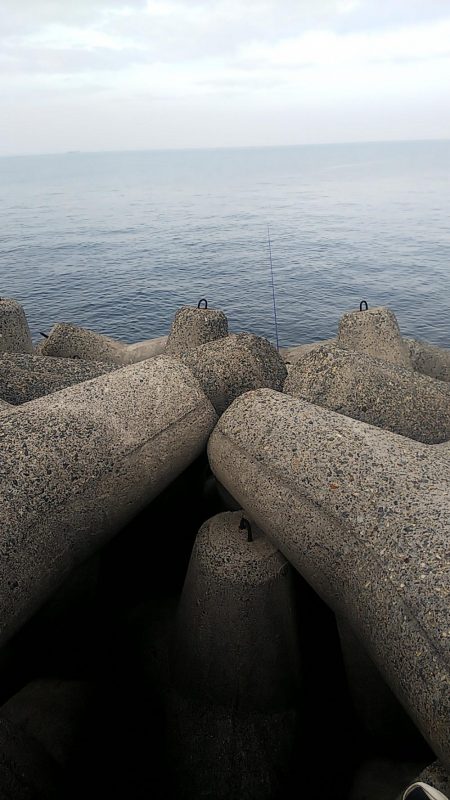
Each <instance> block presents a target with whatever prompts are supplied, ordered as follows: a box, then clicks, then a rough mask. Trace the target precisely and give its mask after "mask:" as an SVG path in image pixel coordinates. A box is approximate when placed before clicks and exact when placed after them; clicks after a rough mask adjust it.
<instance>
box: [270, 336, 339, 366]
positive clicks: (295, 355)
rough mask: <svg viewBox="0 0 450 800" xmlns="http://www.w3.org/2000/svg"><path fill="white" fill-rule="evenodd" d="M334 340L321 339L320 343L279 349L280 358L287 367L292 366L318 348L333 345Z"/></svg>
mask: <svg viewBox="0 0 450 800" xmlns="http://www.w3.org/2000/svg"><path fill="white" fill-rule="evenodd" d="M335 342H336V339H321V341H320V342H311V343H309V344H298V345H296V346H295V347H280V356H281V358H282V359H283V361H284V362H285V364H287V365H288V366H294V364H296V363H297V361H300V360H301V359H302V358H303V357H304V356H305V355H306V354H307V353H311V352H314V350H317V348H318V347H323V346H325V347H326V346H327V345H329V344H335Z"/></svg>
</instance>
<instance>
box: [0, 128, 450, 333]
mask: <svg viewBox="0 0 450 800" xmlns="http://www.w3.org/2000/svg"><path fill="white" fill-rule="evenodd" d="M0 216H1V228H0V295H4V296H12V297H16V298H17V299H18V300H19V301H20V302H21V303H22V304H23V305H24V307H25V310H26V312H27V315H28V319H29V322H30V327H31V330H32V334H33V337H34V338H35V339H37V340H38V339H39V331H44V332H45V331H48V330H49V328H50V327H51V326H52V324H54V323H55V322H58V321H65V322H73V323H75V324H78V325H83V326H86V327H88V328H92V329H95V330H98V331H101V332H104V333H107V334H109V335H111V336H114V337H117V338H119V339H123V340H126V341H130V342H131V341H136V340H138V339H143V338H148V337H152V336H159V335H161V334H164V333H166V332H168V329H169V326H170V321H171V319H172V317H173V314H174V313H175V311H176V309H177V308H179V307H180V306H181V305H185V304H197V302H198V300H199V299H200V298H202V297H206V298H207V300H208V303H209V305H210V306H212V307H218V308H222V309H223V310H224V311H225V312H226V313H227V315H228V317H229V321H230V328H231V329H232V330H246V331H252V332H254V333H257V334H260V335H264V336H267V337H268V338H270V339H271V340H272V341H274V340H275V329H274V313H273V302H272V288H271V278H270V265H269V253H268V240H267V224H268V223H269V224H270V234H271V240H272V258H273V271H274V282H275V295H276V309H277V316H278V330H279V341H280V345H284V346H286V345H290V344H295V343H299V342H306V341H316V340H318V339H322V338H328V337H330V336H334V335H335V332H336V326H337V322H338V319H339V317H340V315H341V314H342V313H343V312H344V311H347V310H350V309H355V308H357V307H359V302H360V300H363V299H364V300H367V302H368V303H369V305H380V304H382V305H388V306H390V307H391V308H392V309H393V310H394V311H395V312H396V314H397V317H398V320H399V323H400V327H401V329H402V332H403V333H404V334H405V335H409V336H415V337H417V338H424V339H427V340H429V341H431V342H434V343H436V344H440V345H444V346H450V313H449V310H450V142H446V141H442V142H409V143H381V144H380V143H377V144H349V145H318V146H302V147H285V148H250V149H229V150H225V149H224V150H186V151H148V152H126V153H92V154H89V153H86V154H85V153H83V154H81V153H70V154H66V155H49V156H30V157H15V158H1V159H0Z"/></svg>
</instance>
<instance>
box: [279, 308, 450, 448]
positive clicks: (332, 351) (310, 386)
mask: <svg viewBox="0 0 450 800" xmlns="http://www.w3.org/2000/svg"><path fill="white" fill-rule="evenodd" d="M363 313H367V312H363ZM284 391H285V392H286V393H287V394H291V395H293V396H294V397H300V398H302V399H303V400H308V401H309V402H310V403H315V404H316V405H319V406H323V407H324V408H329V409H330V410H332V411H337V412H338V413H339V414H345V415H346V416H348V417H352V418H353V419H359V420H361V421H362V422H368V423H369V424H371V425H376V426H378V427H380V428H386V429H387V430H390V431H393V432H394V433H399V434H401V435H402V436H408V437H409V438H411V439H416V440H417V441H420V442H424V443H426V444H438V443H439V442H445V441H448V440H450V386H449V385H448V384H446V383H443V382H442V381H436V380H434V379H433V378H429V377H427V376H426V375H419V374H418V373H416V372H413V371H412V370H411V369H407V368H405V367H400V366H398V365H396V364H389V363H388V362H386V361H382V360H381V359H376V358H372V357H371V356H368V355H366V354H364V353H356V352H352V351H350V350H343V349H342V348H339V347H337V346H335V345H328V346H321V347H319V348H316V349H315V350H313V351H310V352H309V353H306V354H305V355H304V356H303V358H302V359H301V360H299V361H298V362H297V364H296V365H295V366H294V367H293V368H292V369H291V371H290V372H289V376H288V378H287V380H286V382H285V384H284Z"/></svg>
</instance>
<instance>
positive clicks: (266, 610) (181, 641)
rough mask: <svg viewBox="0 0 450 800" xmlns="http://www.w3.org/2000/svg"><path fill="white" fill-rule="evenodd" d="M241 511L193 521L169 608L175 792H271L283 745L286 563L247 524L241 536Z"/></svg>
mask: <svg viewBox="0 0 450 800" xmlns="http://www.w3.org/2000/svg"><path fill="white" fill-rule="evenodd" d="M242 516H243V514H242V512H239V511H238V512H225V513H223V514H218V515H217V516H215V517H213V518H212V519H210V520H208V521H207V522H205V524H204V525H203V526H202V527H201V529H200V531H199V533H198V536H197V539H196V542H195V545H194V549H193V552H192V556H191V560H190V563H189V569H188V572H187V575H186V580H185V584H184V588H183V593H182V596H181V601H180V606H179V609H178V615H177V623H176V630H175V638H174V644H173V649H172V655H171V676H172V687H173V688H172V692H171V708H170V715H169V720H168V725H169V727H170V731H171V748H173V753H174V755H175V758H174V760H173V762H172V765H174V764H176V765H177V769H178V771H179V774H178V781H177V782H178V784H179V786H180V787H181V795H182V796H183V797H192V798H196V797H211V798H213V797H218V798H232V797H248V798H253V797H254V798H255V800H256V798H267V799H268V798H272V797H274V796H276V790H277V789H278V788H279V782H280V780H281V778H282V775H283V772H284V771H285V770H286V769H287V765H288V762H289V757H290V755H291V748H292V736H293V727H294V725H295V720H296V712H295V708H294V707H295V701H296V697H297V691H298V686H299V680H300V666H299V645H298V641H297V626H296V618H295V610H294V598H293V591H292V585H291V577H292V573H291V567H290V565H289V564H288V563H287V561H286V559H285V558H284V557H283V556H282V555H281V554H280V553H279V552H278V551H277V548H276V547H275V546H274V545H272V544H271V543H270V542H269V541H268V540H267V539H266V538H265V537H264V536H263V535H262V533H261V531H260V530H258V529H257V528H256V526H254V525H253V527H252V536H253V541H251V542H248V541H247V531H246V530H241V529H240V528H239V524H240V522H241V519H242ZM212 774H214V775H215V779H214V781H211V775H212Z"/></svg>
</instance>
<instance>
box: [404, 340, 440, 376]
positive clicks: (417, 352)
mask: <svg viewBox="0 0 450 800" xmlns="http://www.w3.org/2000/svg"><path fill="white" fill-rule="evenodd" d="M403 341H404V342H405V344H406V346H407V347H408V350H409V356H410V359H411V364H412V367H413V369H415V370H416V371H417V372H421V373H422V375H429V376H430V378H436V379H437V380H439V381H446V382H447V383H450V348H448V347H437V346H436V345H434V344H429V343H428V342H421V341H419V340H418V339H403Z"/></svg>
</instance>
